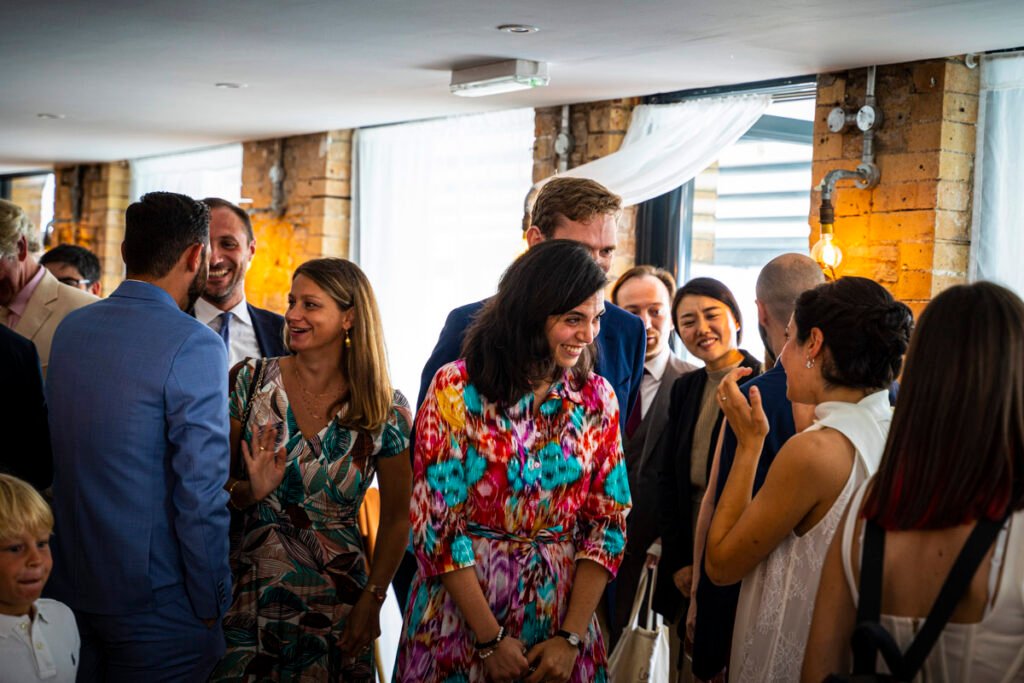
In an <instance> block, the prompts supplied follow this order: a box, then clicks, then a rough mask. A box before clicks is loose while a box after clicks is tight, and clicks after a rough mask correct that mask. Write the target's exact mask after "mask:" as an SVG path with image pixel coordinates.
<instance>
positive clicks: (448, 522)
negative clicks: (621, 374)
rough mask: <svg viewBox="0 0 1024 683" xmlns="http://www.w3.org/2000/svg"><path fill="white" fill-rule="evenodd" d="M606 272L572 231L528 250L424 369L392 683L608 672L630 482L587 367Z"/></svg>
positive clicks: (607, 403) (615, 415)
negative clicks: (461, 339) (608, 597)
mask: <svg viewBox="0 0 1024 683" xmlns="http://www.w3.org/2000/svg"><path fill="white" fill-rule="evenodd" d="M605 283H606V278H605V274H604V272H603V271H602V270H601V269H600V268H599V267H598V266H597V264H596V263H595V262H594V261H593V259H592V258H591V257H590V255H589V253H588V252H587V250H586V249H585V248H583V247H582V246H580V245H579V244H577V243H575V242H569V241H565V240H551V241H547V242H543V243H541V244H539V245H537V246H534V247H532V248H531V249H530V250H529V251H528V252H527V253H526V254H524V255H523V256H521V257H519V259H517V260H516V262H515V263H513V264H512V266H510V267H509V269H508V271H506V273H505V275H504V276H503V277H502V280H501V283H500V285H499V287H498V293H497V295H496V296H495V297H494V298H493V299H491V300H490V301H489V302H488V303H487V304H486V305H485V306H484V308H483V309H482V311H481V313H480V315H479V316H478V318H477V319H476V321H475V322H474V324H473V326H472V327H471V328H470V329H469V331H468V332H467V337H466V341H465V343H464V345H463V355H464V359H463V360H459V361H456V362H454V363H450V364H448V365H446V366H444V367H442V368H441V369H440V370H439V371H438V372H437V374H436V375H435V376H434V380H433V383H432V385H431V387H430V390H429V391H428V393H427V398H426V400H425V401H424V403H423V405H422V406H421V408H420V410H419V413H418V415H417V426H416V428H417V432H416V451H415V459H414V465H413V467H414V473H415V486H414V490H413V506H412V512H411V516H412V525H413V542H414V547H415V549H416V553H417V559H418V562H419V570H420V571H419V574H418V576H417V578H416V581H415V582H414V584H413V587H412V593H411V596H410V599H409V603H408V605H407V607H406V613H405V625H404V627H403V633H402V638H401V644H400V646H399V656H398V663H397V668H396V673H395V679H396V680H397V681H401V682H403V683H405V682H408V683H412V682H413V681H415V682H417V683H420V682H431V681H438V682H440V681H461V682H467V683H473V682H476V681H481V682H482V681H497V682H498V683H501V682H504V681H513V680H519V679H525V680H526V681H529V683H537V682H539V681H567V680H571V681H580V682H582V681H588V682H589V681H604V680H606V671H605V669H606V664H607V658H606V653H605V647H604V642H603V640H602V637H601V632H600V630H599V629H598V626H597V620H596V619H595V618H594V609H595V608H596V606H597V604H598V601H599V600H600V597H601V594H602V592H603V591H604V588H605V585H606V584H607V582H608V580H609V579H610V578H611V577H612V576H613V575H614V573H615V571H616V569H617V568H618V565H619V562H620V560H621V558H622V554H623V550H624V548H625V517H626V512H627V510H628V508H629V485H628V483H627V477H626V469H625V464H624V461H623V458H622V448H621V444H620V441H619V409H618V404H617V402H616V399H615V395H614V393H613V391H612V389H611V387H610V385H609V384H608V382H607V381H605V379H604V378H602V377H600V376H598V375H595V374H593V373H592V372H591V369H592V367H593V361H594V353H595V348H594V345H593V341H594V337H595V336H596V335H597V332H598V330H599V329H600V317H601V314H602V313H603V311H604V286H605Z"/></svg>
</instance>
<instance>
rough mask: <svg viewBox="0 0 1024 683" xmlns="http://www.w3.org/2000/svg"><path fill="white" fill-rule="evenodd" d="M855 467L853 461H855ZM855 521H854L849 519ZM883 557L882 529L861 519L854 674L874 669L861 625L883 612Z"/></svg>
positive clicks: (873, 648)
mask: <svg viewBox="0 0 1024 683" xmlns="http://www.w3.org/2000/svg"><path fill="white" fill-rule="evenodd" d="M854 467H856V464H854ZM850 521H851V523H854V522H855V521H854V520H850ZM884 560H885V530H884V529H882V527H880V526H879V525H878V524H876V523H875V522H874V520H870V519H868V520H864V547H863V548H862V549H861V562H860V586H859V592H860V597H859V598H858V600H857V630H856V631H854V637H853V641H852V643H851V646H852V648H853V673H854V674H869V673H874V671H875V661H876V658H877V652H878V644H877V643H876V642H875V640H874V639H873V638H865V637H862V636H861V631H860V627H861V625H863V624H872V623H875V624H876V623H878V622H879V620H880V618H881V611H882V564H883V562H884Z"/></svg>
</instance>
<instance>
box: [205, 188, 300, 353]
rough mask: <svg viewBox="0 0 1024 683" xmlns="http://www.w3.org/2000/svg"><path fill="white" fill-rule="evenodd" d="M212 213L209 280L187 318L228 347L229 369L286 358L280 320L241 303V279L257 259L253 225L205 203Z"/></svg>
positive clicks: (235, 212) (240, 213)
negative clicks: (249, 360) (246, 361)
mask: <svg viewBox="0 0 1024 683" xmlns="http://www.w3.org/2000/svg"><path fill="white" fill-rule="evenodd" d="M203 203H204V204H206V205H207V206H208V207H210V277H209V278H208V279H207V281H206V288H205V289H204V290H203V294H202V297H201V298H200V299H199V300H198V301H196V305H195V309H194V310H192V311H191V312H192V313H193V314H194V315H195V317H196V318H197V319H198V320H199V321H200V322H203V323H205V324H207V325H209V326H210V327H211V328H212V329H213V330H214V331H215V332H216V333H217V334H219V335H220V336H221V339H223V340H224V344H225V346H227V347H228V367H232V366H234V364H235V363H238V362H239V361H241V360H243V359H245V358H270V357H275V356H285V355H287V354H288V350H287V349H286V348H285V345H284V335H283V332H284V318H283V317H282V316H280V315H278V314H277V313H274V312H273V311H268V310H265V309H262V308H257V307H255V306H253V305H252V304H250V303H249V302H248V301H246V300H245V273H246V271H247V270H248V269H249V262H250V261H251V260H252V257H253V256H255V254H256V238H255V236H254V235H253V232H252V222H251V221H250V220H249V214H247V213H246V212H245V211H244V210H242V208H241V207H238V206H235V205H234V204H232V203H231V202H229V201H228V200H226V199H220V198H218V197H207V198H206V199H204V200H203Z"/></svg>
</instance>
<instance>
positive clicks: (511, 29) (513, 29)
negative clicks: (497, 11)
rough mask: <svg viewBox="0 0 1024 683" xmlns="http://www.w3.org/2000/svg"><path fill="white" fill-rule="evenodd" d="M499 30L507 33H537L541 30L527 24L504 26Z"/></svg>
mask: <svg viewBox="0 0 1024 683" xmlns="http://www.w3.org/2000/svg"><path fill="white" fill-rule="evenodd" d="M498 30H499V31H504V32H505V33H536V32H537V31H539V30H540V29H539V28H537V27H536V26H529V25H527V24H502V25H501V26H499V27H498Z"/></svg>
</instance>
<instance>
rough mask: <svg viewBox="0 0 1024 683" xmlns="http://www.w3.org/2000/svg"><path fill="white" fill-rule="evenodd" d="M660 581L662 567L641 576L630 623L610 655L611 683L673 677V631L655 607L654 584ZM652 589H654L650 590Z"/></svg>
mask: <svg viewBox="0 0 1024 683" xmlns="http://www.w3.org/2000/svg"><path fill="white" fill-rule="evenodd" d="M657 582H658V568H657V567H654V568H653V569H652V568H647V569H645V570H644V573H643V574H641V575H640V583H639V585H638V586H637V587H636V595H635V596H634V597H633V609H632V611H631V612H630V614H629V622H628V623H627V624H626V627H625V628H623V629H622V637H621V638H619V642H618V644H616V646H615V650H613V651H612V656H611V657H609V658H608V680H609V681H610V683H654V682H660V681H667V680H669V673H670V657H669V648H668V639H669V630H668V626H667V625H666V624H665V623H664V621H663V620H662V618H661V615H660V614H655V613H654V610H652V609H651V602H652V600H653V598H654V586H655V585H656V584H657ZM648 588H649V589H650V590H648ZM645 593H646V594H647V606H646V615H647V619H646V622H647V628H644V627H642V626H640V624H639V617H640V609H641V607H643V606H644V594H645Z"/></svg>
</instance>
